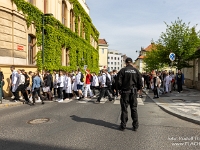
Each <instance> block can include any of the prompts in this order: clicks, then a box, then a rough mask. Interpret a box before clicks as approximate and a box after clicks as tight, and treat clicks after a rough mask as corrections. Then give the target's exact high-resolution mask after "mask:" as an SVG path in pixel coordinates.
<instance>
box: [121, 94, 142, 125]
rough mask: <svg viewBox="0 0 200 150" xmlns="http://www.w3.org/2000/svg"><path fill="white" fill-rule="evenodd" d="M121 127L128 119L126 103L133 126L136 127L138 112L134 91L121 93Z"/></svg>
mask: <svg viewBox="0 0 200 150" xmlns="http://www.w3.org/2000/svg"><path fill="white" fill-rule="evenodd" d="M120 104H121V127H122V128H126V123H127V121H128V110H127V108H128V105H130V109H131V118H132V121H133V122H132V126H133V128H138V126H139V123H138V113H137V94H134V93H122V94H121V99H120Z"/></svg>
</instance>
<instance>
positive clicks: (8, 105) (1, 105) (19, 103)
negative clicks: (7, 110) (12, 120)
mask: <svg viewBox="0 0 200 150" xmlns="http://www.w3.org/2000/svg"><path fill="white" fill-rule="evenodd" d="M20 105H23V102H16V103H11V104H9V103H7V104H4V103H2V104H0V108H4V107H12V106H20Z"/></svg>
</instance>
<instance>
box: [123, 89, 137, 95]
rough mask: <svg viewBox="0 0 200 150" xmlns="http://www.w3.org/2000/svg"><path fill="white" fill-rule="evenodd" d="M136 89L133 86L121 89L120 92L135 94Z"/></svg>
mask: <svg viewBox="0 0 200 150" xmlns="http://www.w3.org/2000/svg"><path fill="white" fill-rule="evenodd" d="M136 91H137V90H136V88H133V89H131V90H122V93H127V94H130V93H132V94H135V93H137V92H136Z"/></svg>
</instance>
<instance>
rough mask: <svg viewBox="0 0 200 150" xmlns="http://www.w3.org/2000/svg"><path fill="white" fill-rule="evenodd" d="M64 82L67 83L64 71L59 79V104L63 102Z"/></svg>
mask: <svg viewBox="0 0 200 150" xmlns="http://www.w3.org/2000/svg"><path fill="white" fill-rule="evenodd" d="M64 82H65V77H64V74H63V72H62V71H60V72H59V77H58V89H59V97H58V102H63V88H64V84H65V83H64Z"/></svg>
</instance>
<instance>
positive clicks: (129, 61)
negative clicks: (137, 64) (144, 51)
mask: <svg viewBox="0 0 200 150" xmlns="http://www.w3.org/2000/svg"><path fill="white" fill-rule="evenodd" d="M125 62H126V63H132V62H133V60H132V59H131V58H130V57H128V58H126V60H125Z"/></svg>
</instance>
